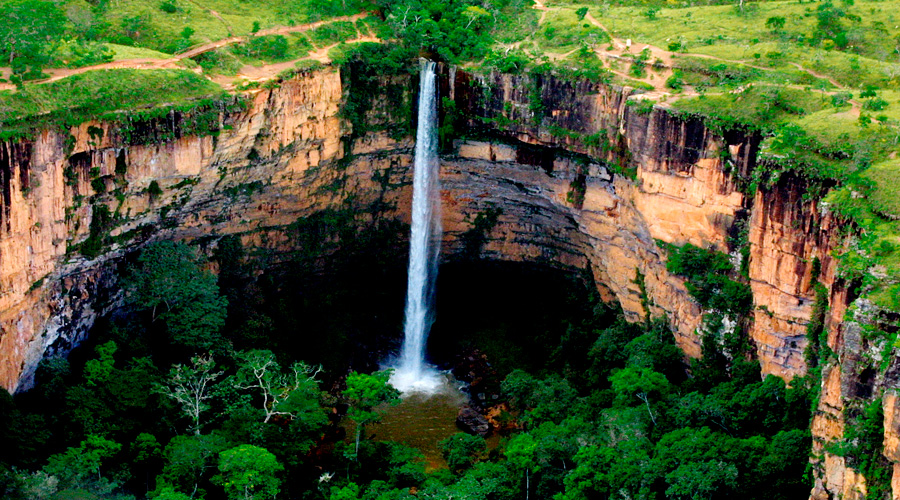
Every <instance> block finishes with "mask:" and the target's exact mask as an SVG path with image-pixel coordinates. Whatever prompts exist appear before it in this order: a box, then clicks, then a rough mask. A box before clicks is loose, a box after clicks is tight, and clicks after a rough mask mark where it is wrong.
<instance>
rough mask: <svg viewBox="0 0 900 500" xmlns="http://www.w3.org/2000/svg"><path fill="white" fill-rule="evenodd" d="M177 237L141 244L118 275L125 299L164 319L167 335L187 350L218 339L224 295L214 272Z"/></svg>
mask: <svg viewBox="0 0 900 500" xmlns="http://www.w3.org/2000/svg"><path fill="white" fill-rule="evenodd" d="M200 263H201V262H200V260H199V259H198V258H197V257H196V255H195V254H194V252H193V251H192V250H191V249H190V247H188V246H187V245H185V244H183V243H175V242H172V241H161V242H158V243H153V244H151V245H149V246H147V247H146V248H145V249H144V250H143V251H142V252H141V254H140V256H139V257H138V259H137V265H135V266H132V267H131V268H130V269H129V272H128V274H127V275H126V276H125V277H124V278H123V285H124V288H125V290H126V292H127V295H126V301H127V303H128V304H130V305H132V306H135V307H138V308H140V309H145V310H149V311H150V316H151V321H157V320H162V321H164V322H165V324H166V327H167V329H168V331H169V334H170V336H171V337H172V340H173V341H174V342H175V343H177V344H180V345H184V346H186V347H188V348H190V349H193V350H210V349H211V348H213V347H214V346H215V345H216V343H217V342H218V341H219V337H218V335H219V330H220V329H221V328H222V326H224V324H225V316H226V314H227V307H228V301H227V300H226V299H225V298H224V297H222V296H221V295H219V286H218V285H217V284H216V276H215V275H214V274H212V273H211V272H209V271H205V270H203V269H201V267H200Z"/></svg>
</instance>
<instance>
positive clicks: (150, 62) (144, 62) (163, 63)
mask: <svg viewBox="0 0 900 500" xmlns="http://www.w3.org/2000/svg"><path fill="white" fill-rule="evenodd" d="M368 15H369V13H368V12H361V13H359V14H354V15H352V16H341V17H335V18H332V19H328V20H326V21H316V22H314V23H309V24H302V25H299V26H284V27H278V28H270V29H266V30H261V31H259V32H257V33H256V34H257V35H258V36H261V35H283V34H288V33H302V32H304V31H310V30H314V29H316V28H318V27H320V26H324V25H326V24H331V23H334V22H338V21H356V20H358V19H362V18H364V17H367V16H368ZM248 38H249V37H245V36H232V37H228V38H223V39H222V40H216V41H215V42H210V43H206V44H203V45H200V46H197V47H194V48H192V49H189V50H187V51H185V52H181V53H179V54H175V55H174V56H172V57H170V58H168V59H123V60H121V61H113V62H108V63H103V64H95V65H93V66H83V67H81V68H48V69H46V70H44V72H45V73H47V74H49V75H50V78H45V79H43V80H36V81H33V82H29V83H30V84H42V83H50V82H55V81H57V80H61V79H63V78H66V77H68V76H72V75H78V74H81V73H86V72H88V71H94V70H100V69H125V68H132V69H165V68H181V67H182V66H181V65H180V63H181V61H183V60H185V59H190V58H192V57H196V56H198V55H200V54H205V53H206V52H211V51H213V50H216V49H219V48H222V47H225V46H227V45H231V44H233V43H238V42H243V41H245V40H247V39H248ZM369 38H372V39H373V41H374V40H377V39H374V37H360V38H358V39H356V40H353V42H356V41H368V39H369ZM364 39H365V40H364ZM329 48H330V47H329ZM327 54H328V51H327V50H326V51H325V56H324V58H325V59H327ZM321 57H322V56H320V58H319V59H317V60H321ZM279 64H280V63H279ZM269 66H272V65H269ZM264 67H265V66H264ZM194 71H196V72H197V73H202V70H201V69H200V68H197V69H195V70H194ZM0 72H2V73H3V74H9V73H10V71H9V68H0ZM277 73H278V72H276V73H275V74H277ZM15 88H16V87H15V85H10V84H0V90H14V89H15Z"/></svg>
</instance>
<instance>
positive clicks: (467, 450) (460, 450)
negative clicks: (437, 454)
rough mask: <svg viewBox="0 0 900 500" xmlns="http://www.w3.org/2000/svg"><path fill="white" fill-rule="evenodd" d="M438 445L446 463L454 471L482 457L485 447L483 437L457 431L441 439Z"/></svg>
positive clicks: (460, 469)
mask: <svg viewBox="0 0 900 500" xmlns="http://www.w3.org/2000/svg"><path fill="white" fill-rule="evenodd" d="M439 446H440V448H441V454H442V455H443V456H444V459H445V460H447V465H449V466H450V469H451V470H453V471H454V472H460V471H462V470H465V469H467V468H469V467H471V466H472V464H474V463H475V462H476V461H477V460H478V459H480V458H481V457H482V455H483V454H484V452H485V449H486V446H485V443H484V439H483V438H481V437H479V436H473V435H471V434H466V433H465V432H457V433H456V434H454V435H452V436H450V437H448V438H447V439H445V440H443V441H441V442H440V444H439Z"/></svg>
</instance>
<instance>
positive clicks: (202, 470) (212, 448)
mask: <svg viewBox="0 0 900 500" xmlns="http://www.w3.org/2000/svg"><path fill="white" fill-rule="evenodd" d="M231 445H232V443H229V441H228V440H227V439H226V438H225V437H223V436H221V435H220V434H218V433H212V434H207V435H203V434H200V435H191V436H175V437H174V438H172V440H171V441H169V444H168V445H167V446H166V450H165V457H166V464H165V466H164V467H163V471H162V475H161V480H162V482H163V483H164V484H170V485H172V486H173V487H175V488H178V489H179V490H181V491H190V492H191V494H190V497H191V498H196V496H197V494H198V491H199V490H200V484H201V482H202V481H203V480H204V478H205V477H208V476H207V475H206V474H207V472H208V471H209V470H211V469H212V468H214V467H215V458H216V457H217V456H218V454H219V453H220V452H222V451H224V450H226V449H227V448H228V447H229V446H231ZM201 496H202V495H201Z"/></svg>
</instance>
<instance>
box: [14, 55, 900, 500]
mask: <svg viewBox="0 0 900 500" xmlns="http://www.w3.org/2000/svg"><path fill="white" fill-rule="evenodd" d="M528 78H530V77H527V76H509V75H496V74H493V75H486V76H482V77H475V76H472V75H468V74H466V73H464V72H462V71H456V72H455V73H454V74H453V77H452V80H451V79H449V78H444V80H443V81H442V89H444V90H447V91H449V95H450V96H452V98H453V99H454V100H455V101H456V102H457V107H458V109H460V110H461V111H462V113H463V116H467V117H469V119H470V123H469V125H470V127H472V129H473V130H485V129H487V130H485V131H487V132H490V133H491V135H492V136H494V137H496V136H498V135H499V136H501V137H502V138H503V140H501V141H498V140H487V139H486V140H481V141H478V140H471V141H466V142H462V143H458V144H456V146H455V148H453V151H452V152H451V153H450V154H447V155H444V156H443V157H442V166H441V169H442V183H443V190H442V200H443V212H442V217H443V224H444V228H445V245H444V252H445V253H447V254H452V253H454V252H459V251H461V245H462V244H461V242H460V240H459V236H460V235H461V234H463V233H465V232H466V231H469V230H470V229H471V228H472V221H473V220H474V218H475V217H476V216H477V214H478V213H481V212H484V211H485V210H486V209H488V208H491V207H496V208H499V209H501V210H502V212H501V213H500V216H499V219H498V223H497V225H496V226H495V227H493V228H490V231H489V232H488V234H485V235H484V236H485V238H484V242H483V245H482V246H481V247H480V248H478V249H477V251H478V252H479V253H480V255H481V256H483V257H486V258H494V259H506V260H515V261H528V262H538V263H543V264H548V265H554V266H561V267H566V268H577V269H585V268H590V270H591V271H592V273H593V276H594V277H595V280H596V282H597V287H598V289H599V290H600V292H601V294H602V296H603V297H604V299H606V300H615V301H617V302H618V303H620V304H621V306H622V308H623V309H624V311H625V313H626V315H627V316H628V317H629V318H630V319H631V320H635V321H638V320H643V319H644V318H645V317H646V316H647V315H648V314H649V315H651V316H654V317H658V316H663V315H664V316H665V317H666V318H668V321H669V323H670V325H671V327H672V329H673V331H674V332H675V337H676V340H677V342H678V344H679V345H680V346H681V347H682V349H684V351H685V352H686V353H687V354H688V355H689V356H699V355H700V337H699V335H698V334H697V331H698V329H699V328H701V323H702V318H703V314H704V311H703V310H702V309H701V308H700V306H699V305H698V304H697V303H696V302H695V301H694V300H693V299H692V298H691V297H690V295H689V294H688V292H687V290H686V289H685V286H684V280H683V279H682V278H681V277H678V276H674V275H671V274H669V273H668V271H667V270H666V264H665V259H666V255H665V251H663V250H661V249H660V248H659V247H658V246H657V244H656V241H655V240H661V241H664V242H666V243H673V244H676V245H682V244H685V243H692V244H694V245H698V246H702V247H711V248H715V249H717V250H720V251H723V252H733V251H734V250H735V249H734V248H733V246H734V243H733V242H734V238H733V236H734V235H735V233H737V232H739V231H738V230H739V229H740V228H741V227H746V231H747V233H748V234H749V244H750V257H749V259H750V261H749V278H750V285H751V288H752V291H753V303H754V310H753V314H752V316H753V317H752V322H751V323H750V335H751V337H752V339H753V341H754V343H755V345H756V348H757V354H758V357H759V360H760V362H761V365H762V367H763V372H764V373H766V374H769V373H771V374H775V375H778V376H780V377H783V378H785V379H787V380H790V379H791V378H793V377H795V376H798V375H803V374H804V373H805V372H806V369H807V367H806V362H805V360H804V354H803V353H804V349H805V347H806V344H807V339H806V325H807V323H808V322H809V319H810V315H811V313H812V310H813V305H814V300H815V290H814V285H815V283H814V280H813V276H812V274H813V264H812V263H813V261H814V260H816V259H818V261H819V263H820V266H819V267H820V272H819V275H818V277H817V278H816V280H815V281H818V282H820V283H822V284H823V285H824V286H825V287H826V288H827V289H828V291H829V306H830V307H829V310H828V314H827V316H826V321H825V322H826V327H827V338H828V343H829V345H830V346H831V348H832V349H833V350H834V351H835V352H836V353H838V354H837V359H836V360H832V361H830V362H829V364H827V365H826V366H825V367H824V369H823V389H822V396H821V399H820V403H819V408H818V411H817V412H816V414H815V417H814V420H813V423H812V432H813V436H814V450H813V453H814V458H815V461H816V465H817V471H818V472H817V476H816V478H817V483H816V487H815V489H814V490H813V497H814V498H827V497H828V495H831V496H832V497H834V496H837V495H842V498H863V497H864V496H865V492H866V482H865V478H863V477H862V476H861V475H859V474H858V473H857V472H856V471H853V470H852V469H851V468H849V467H847V465H846V463H845V461H844V459H843V458H841V457H837V456H833V455H830V454H828V453H827V452H825V446H826V444H827V443H829V442H833V441H835V440H839V439H841V438H842V437H843V433H844V409H845V408H846V407H847V406H848V401H850V399H852V398H857V399H859V400H864V399H865V398H866V397H870V396H871V395H872V394H874V393H877V392H878V391H877V388H878V387H882V385H884V384H886V382H885V380H886V379H885V378H878V377H881V376H880V375H879V376H877V377H875V378H874V379H872V380H871V381H870V380H869V379H868V378H866V377H863V376H862V375H860V374H861V373H862V372H863V371H864V368H865V366H864V365H865V363H864V362H865V360H864V359H863V358H862V357H861V356H859V355H858V354H857V355H854V354H853V353H854V352H862V351H864V350H866V349H869V350H871V351H872V352H875V350H874V348H873V347H871V346H868V345H867V344H866V341H865V339H862V338H861V337H860V335H859V334H858V332H856V333H854V331H853V330H852V329H851V330H848V329H847V328H845V327H844V324H843V320H844V316H845V312H846V309H847V305H848V304H849V302H850V300H852V297H851V295H850V292H849V291H848V287H847V284H846V283H844V282H842V281H841V280H840V279H838V278H837V273H836V262H835V259H834V258H833V257H832V254H833V252H834V250H836V249H838V248H839V246H840V244H841V243H840V241H839V239H838V231H837V226H838V222H837V221H836V220H834V219H833V217H831V216H830V215H828V214H827V213H826V212H824V211H822V210H820V208H819V207H818V206H817V205H815V204H814V203H812V202H808V201H806V200H804V198H803V194H804V192H805V186H804V185H803V183H802V182H800V181H799V180H795V179H790V178H783V179H782V180H781V181H779V182H778V183H777V184H776V186H774V187H771V188H763V189H760V190H759V191H758V192H757V193H755V195H754V197H753V198H752V199H747V198H746V197H745V195H744V193H743V192H742V190H741V188H740V186H739V183H738V180H737V179H736V177H735V175H734V173H741V174H747V173H748V172H749V171H750V169H752V168H753V166H754V162H755V152H756V149H757V146H758V138H754V137H752V136H739V135H738V136H736V135H729V136H727V137H720V136H717V135H716V134H714V133H712V132H711V131H710V130H708V129H707V128H706V126H705V125H704V124H703V123H702V122H701V121H700V120H698V119H696V118H682V117H678V116H675V115H674V114H673V113H671V112H669V111H668V110H666V109H664V108H659V107H657V108H654V109H653V110H652V111H651V112H650V113H648V114H639V113H636V112H634V111H632V108H630V107H629V106H627V105H626V102H627V98H628V95H629V91H628V90H627V89H618V88H612V87H604V86H601V85H597V84H591V83H588V82H578V83H571V82H565V81H562V80H555V79H553V78H552V77H548V78H546V79H545V80H544V81H543V82H542V84H541V85H542V86H541V88H540V90H541V94H542V98H543V100H544V103H545V107H546V108H547V109H548V112H547V114H546V118H544V120H543V121H541V120H539V119H538V120H536V119H535V118H534V116H532V114H533V111H532V110H531V107H530V106H529V103H530V99H531V96H530V95H529V94H530V93H531V90H530V89H531V88H532V86H533V84H532V82H531V81H530V80H529V79H528ZM346 90H347V89H344V88H342V84H341V78H340V75H339V73H338V71H337V70H333V69H326V70H322V71H318V72H315V73H311V74H305V75H300V76H297V77H294V78H293V79H291V80H289V81H285V82H283V83H282V85H281V86H280V87H279V88H276V89H267V90H261V91H258V92H257V93H255V94H253V95H251V96H250V97H249V100H250V106H249V108H248V109H247V110H246V111H243V112H239V113H234V114H222V115H221V116H220V117H219V119H220V128H221V131H220V133H219V134H218V135H217V136H215V137H213V136H207V137H194V136H185V137H181V136H180V134H174V137H178V138H176V139H172V140H169V141H164V142H161V143H158V144H151V145H141V144H130V143H129V142H128V141H127V140H125V139H124V138H123V137H121V134H120V133H119V131H118V130H117V129H116V127H115V126H114V125H112V124H109V123H85V124H82V125H80V126H78V127H74V128H73V129H71V130H70V131H69V133H68V134H63V133H60V132H56V131H44V132H43V133H41V134H39V136H37V137H36V138H34V140H33V141H29V142H23V143H5V144H3V145H2V147H3V148H6V149H5V150H6V151H8V153H7V154H6V157H9V161H8V162H5V164H2V162H0V169H3V172H5V177H3V176H0V180H2V179H6V182H5V183H4V185H3V186H2V187H3V189H2V190H0V201H2V205H0V386H2V387H4V388H6V389H7V390H10V391H15V390H19V389H23V388H27V387H29V386H30V384H31V383H32V376H33V373H34V369H35V367H36V365H37V363H38V361H39V360H40V359H41V358H42V357H43V356H46V355H48V354H54V353H65V352H66V351H67V350H68V349H70V348H71V347H72V346H73V345H76V344H77V343H78V342H79V341H80V340H81V339H83V336H84V335H85V334H86V332H87V330H88V329H89V328H90V326H91V325H92V324H93V322H94V319H95V318H96V317H97V316H98V315H100V314H102V313H103V312H104V308H107V309H108V308H113V307H115V306H116V305H117V303H118V301H120V299H121V297H120V296H119V294H118V292H117V290H116V281H115V280H116V276H115V273H114V272H113V271H112V268H113V265H112V264H113V263H114V262H115V261H116V260H117V259H119V258H121V257H122V256H123V255H124V254H125V253H126V252H127V251H131V250H134V249H136V248H139V246H140V245H142V244H144V243H146V242H147V241H152V240H154V239H160V238H179V239H185V240H194V239H198V238H209V237H211V239H212V240H215V238H216V237H218V236H221V235H225V234H239V235H241V238H242V241H243V243H244V244H245V245H246V246H250V247H260V248H266V249H276V250H278V249H289V247H290V245H291V240H290V238H289V237H288V236H287V234H286V232H285V228H286V227H287V226H288V225H290V224H291V223H293V222H295V221H297V220H298V218H302V217H305V216H308V215H310V214H313V213H315V212H317V211H321V210H323V209H326V208H348V207H349V208H352V209H354V210H358V211H359V213H360V214H365V213H367V212H366V211H367V210H372V208H371V207H373V206H376V205H377V206H378V207H380V208H379V209H378V210H380V213H379V216H380V217H390V218H398V219H400V220H403V221H407V222H408V220H409V215H408V208H407V207H408V206H409V202H410V199H411V187H410V184H411V172H410V168H411V163H412V145H413V143H412V139H411V138H403V139H399V140H398V139H395V138H390V137H388V136H387V135H386V134H384V133H369V134H367V135H365V136H363V137H359V138H357V139H356V140H354V141H353V142H352V144H351V143H349V142H347V139H348V135H349V132H350V124H349V123H347V122H345V121H344V120H342V119H341V118H340V117H339V110H340V106H341V104H342V100H343V98H344V92H345V91H346ZM350 91H351V92H352V89H350ZM373 102H374V103H375V107H376V108H377V107H378V106H386V105H387V100H386V99H383V98H379V97H378V96H373ZM539 123H540V125H538V124H539ZM98 130H100V131H102V134H98V133H97V131H98ZM68 136H71V138H73V139H74V146H73V147H71V148H67V142H68V143H69V144H70V145H71V144H72V142H73V141H72V139H70V138H69V137H68ZM348 146H349V147H348ZM9 152H11V153H9ZM348 153H349V154H352V158H348V159H344V161H338V160H342V159H343V158H344V156H345V155H346V154H348ZM573 153H574V154H584V155H587V156H585V157H576V156H573ZM588 157H590V158H592V159H593V160H586V159H585V158H588ZM2 158H4V156H3V155H2V154H0V159H2ZM117 167H118V168H117ZM617 172H618V173H617ZM622 172H629V175H623V174H622ZM98 179H99V180H98ZM151 184H155V185H158V186H159V188H160V190H161V194H160V193H156V194H153V193H151V192H150V187H151ZM100 185H103V186H104V188H105V189H104V191H106V192H105V193H101V192H97V191H95V190H96V189H98V188H99V187H100ZM113 190H115V191H116V192H115V193H113V192H112V191H113ZM100 204H104V205H106V206H107V207H108V208H109V210H110V212H113V213H116V214H118V215H119V218H118V219H117V222H116V225H115V227H114V228H113V229H112V230H111V231H110V233H109V236H110V240H109V241H108V244H107V245H106V246H105V247H104V249H103V251H102V252H101V254H100V255H98V256H97V257H95V258H93V259H87V258H85V257H83V256H81V255H80V254H79V253H78V252H77V251H73V249H74V248H76V246H77V245H78V244H79V243H81V242H83V241H84V240H85V239H87V238H88V237H89V235H90V225H91V219H92V217H93V216H94V213H95V211H96V210H97V208H96V207H97V206H99V205H100ZM733 254H734V256H735V258H736V259H737V258H738V256H737V253H736V252H733ZM639 276H642V279H638V277H639ZM101 296H104V297H106V298H107V299H108V300H105V301H101V300H99V298H98V297H101ZM860 387H862V389H860ZM873 387H874V388H876V389H875V390H874V393H873V392H872V391H873V389H872V388H873ZM867 391H868V392H867ZM850 404H851V405H852V404H856V403H853V402H852V401H851V402H850ZM884 405H885V406H884V408H885V454H886V456H887V457H888V458H889V459H890V460H892V461H894V462H897V461H898V460H900V457H898V446H900V445H898V441H900V438H898V435H900V431H898V425H900V424H898V423H897V422H898V421H900V417H898V416H897V414H898V413H897V401H896V396H895V395H893V393H891V394H889V395H888V396H886V397H885V399H884ZM896 470H900V469H898V468H897V467H896V466H895V471H896ZM894 477H895V481H894V483H893V484H894V485H895V486H894V491H895V498H898V493H897V491H898V489H900V487H898V486H897V485H898V484H900V476H898V474H896V473H895V476H894Z"/></svg>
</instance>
